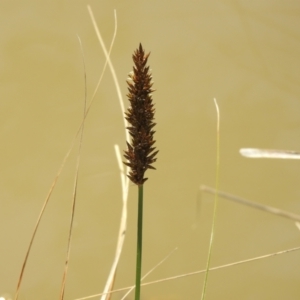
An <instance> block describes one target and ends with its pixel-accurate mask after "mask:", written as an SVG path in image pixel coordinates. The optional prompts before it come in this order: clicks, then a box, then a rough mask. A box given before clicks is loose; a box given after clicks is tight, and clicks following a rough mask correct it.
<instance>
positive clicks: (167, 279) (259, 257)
mask: <svg viewBox="0 0 300 300" xmlns="http://www.w3.org/2000/svg"><path fill="white" fill-rule="evenodd" d="M299 250H300V247H295V248H290V249H287V250H282V251H278V252H273V253H270V254H265V255H261V256H256V257H253V258H249V259H244V260H240V261H237V262H233V263H229V264H225V265H221V266H217V267H213V268H210V269H209V271H217V270H221V269H225V268H229V267H233V266H237V265H241V264H245V263H249V262H253V261H257V260H261V259H265V258H270V257H274V256H278V255H281V254H287V253H291V252H294V251H299ZM204 272H206V269H204V270H199V271H195V272H190V273H186V274H181V275H177V276H172V277H167V278H163V279H158V280H154V281H150V282H146V283H142V284H141V286H147V285H152V284H157V283H162V282H166V281H170V280H175V279H180V278H185V277H189V276H194V275H199V274H202V273H204ZM131 288H134V286H129V287H125V288H120V289H117V290H114V291H111V292H110V293H117V292H123V291H127V290H128V289H131ZM101 295H102V294H95V295H91V296H87V297H83V298H76V299H74V300H87V299H92V298H95V297H98V296H101Z"/></svg>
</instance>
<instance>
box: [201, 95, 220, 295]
mask: <svg viewBox="0 0 300 300" xmlns="http://www.w3.org/2000/svg"><path fill="white" fill-rule="evenodd" d="M214 102H215V106H216V109H217V155H216V182H215V190H216V191H215V199H214V212H213V220H212V227H211V234H210V242H209V248H208V258H207V265H206V272H205V277H204V283H203V290H202V296H201V300H204V299H205V294H206V288H207V281H208V273H209V267H210V260H211V254H212V247H213V241H214V235H215V226H216V219H217V207H218V192H219V177H220V112H219V106H218V103H217V100H216V99H214Z"/></svg>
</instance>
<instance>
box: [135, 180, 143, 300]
mask: <svg viewBox="0 0 300 300" xmlns="http://www.w3.org/2000/svg"><path fill="white" fill-rule="evenodd" d="M143 192H144V185H139V186H138V221H137V251H136V273H135V300H140V291H141V273H142V240H143Z"/></svg>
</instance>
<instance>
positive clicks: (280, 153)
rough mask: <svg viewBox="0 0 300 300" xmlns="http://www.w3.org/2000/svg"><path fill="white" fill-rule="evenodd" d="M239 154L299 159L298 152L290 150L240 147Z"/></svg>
mask: <svg viewBox="0 0 300 300" xmlns="http://www.w3.org/2000/svg"><path fill="white" fill-rule="evenodd" d="M240 154H241V155H242V156H244V157H248V158H277V159H300V152H299V151H292V150H274V149H257V148H241V149H240Z"/></svg>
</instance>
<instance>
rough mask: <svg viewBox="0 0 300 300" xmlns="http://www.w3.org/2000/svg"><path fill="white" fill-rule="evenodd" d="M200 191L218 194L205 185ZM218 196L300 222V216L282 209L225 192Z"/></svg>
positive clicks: (219, 192)
mask: <svg viewBox="0 0 300 300" xmlns="http://www.w3.org/2000/svg"><path fill="white" fill-rule="evenodd" d="M200 190H201V191H203V192H207V193H210V194H215V193H216V190H215V189H213V188H210V187H208V186H204V185H202V186H201V187H200ZM218 195H219V196H220V197H222V198H225V199H228V200H232V201H235V202H237V203H240V204H244V205H247V206H250V207H252V208H256V209H259V210H262V211H265V212H268V213H271V214H274V215H277V216H280V217H284V218H288V219H291V220H293V221H298V222H299V221H300V216H299V215H297V214H293V213H290V212H287V211H284V210H281V209H279V208H276V207H272V206H268V205H263V204H260V203H256V202H253V201H250V200H247V199H244V198H240V197H237V196H234V195H231V194H228V193H225V192H221V191H218Z"/></svg>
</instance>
